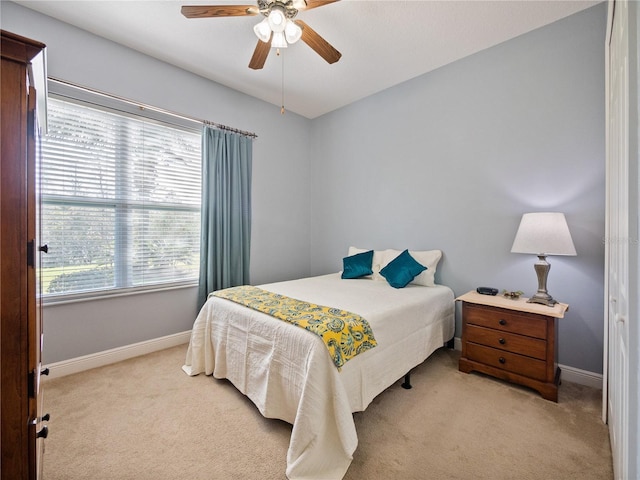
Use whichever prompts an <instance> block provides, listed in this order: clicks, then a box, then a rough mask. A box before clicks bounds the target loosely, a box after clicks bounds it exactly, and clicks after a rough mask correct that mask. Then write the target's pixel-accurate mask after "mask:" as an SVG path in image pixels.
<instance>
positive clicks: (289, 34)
mask: <svg viewBox="0 0 640 480" xmlns="http://www.w3.org/2000/svg"><path fill="white" fill-rule="evenodd" d="M284 35H285V37H286V39H287V42H289V43H296V42H297V41H298V40H300V37H302V29H301V28H300V27H299V26H298V25H296V23H295V22H292V21H291V20H287V25H286V26H285V27H284Z"/></svg>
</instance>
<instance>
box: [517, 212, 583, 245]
mask: <svg viewBox="0 0 640 480" xmlns="http://www.w3.org/2000/svg"><path fill="white" fill-rule="evenodd" d="M511 253H533V254H535V255H576V247H575V246H574V245H573V240H572V239H571V233H570V232H569V226H568V225H567V220H566V219H565V217H564V213H556V212H541V213H525V214H524V215H522V220H521V221H520V226H519V227H518V232H517V233H516V238H515V240H514V241H513V246H512V247H511Z"/></svg>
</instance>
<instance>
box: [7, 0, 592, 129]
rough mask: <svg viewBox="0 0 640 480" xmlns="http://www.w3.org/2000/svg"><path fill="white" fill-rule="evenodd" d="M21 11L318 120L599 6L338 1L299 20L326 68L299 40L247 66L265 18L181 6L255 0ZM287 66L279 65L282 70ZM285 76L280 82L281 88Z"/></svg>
mask: <svg viewBox="0 0 640 480" xmlns="http://www.w3.org/2000/svg"><path fill="white" fill-rule="evenodd" d="M15 3H19V4H21V5H23V6H25V7H28V8H31V9H33V10H37V11H39V12H42V13H44V14H46V15H49V16H51V17H54V18H57V19H59V20H62V21H64V22H67V23H70V24H72V25H75V26H77V27H79V28H82V29H84V30H87V31H89V32H92V33H94V34H96V35H99V36H101V37H104V38H107V39H109V40H112V41H114V42H117V43H120V44H123V45H126V46H128V47H130V48H132V49H134V50H138V51H140V52H142V53H145V54H147V55H150V56H152V57H155V58H158V59H160V60H163V61H165V62H168V63H171V64H173V65H177V66H178V67H181V68H183V69H185V70H188V71H190V72H193V73H196V74H198V75H201V76H203V77H206V78H209V79H211V80H213V81H215V82H218V83H220V84H223V85H226V86H228V87H231V88H234V89H236V90H239V91H241V92H244V93H246V94H248V95H252V96H254V97H257V98H260V99H262V100H265V101H267V102H269V103H272V104H274V105H276V106H278V107H280V105H281V100H282V86H283V85H284V103H285V107H286V109H287V110H288V111H292V112H295V113H298V114H300V115H303V116H305V117H307V118H315V117H317V116H320V115H322V114H324V113H327V112H330V111H332V110H335V109H337V108H340V107H342V106H344V105H347V104H349V103H351V102H354V101H356V100H358V99H361V98H364V97H366V96H368V95H371V94H373V93H376V92H379V91H381V90H384V89H386V88H389V87H391V86H393V85H397V84H398V83H401V82H403V81H405V80H409V79H411V78H413V77H416V76H418V75H421V74H423V73H426V72H429V71H431V70H434V69H436V68H438V67H440V66H442V65H446V64H448V63H451V62H453V61H455V60H457V59H460V58H463V57H465V56H468V55H471V54H473V53H475V52H478V51H480V50H483V49H486V48H488V47H491V46H493V45H496V44H498V43H501V42H504V41H505V40H509V39H511V38H514V37H516V36H518V35H521V34H523V33H526V32H529V31H531V30H533V29H536V28H538V27H541V26H543V25H546V24H549V23H551V22H554V21H556V20H558V19H561V18H563V17H566V16H568V15H571V14H573V13H576V12H578V11H580V10H583V9H585V8H589V7H591V6H592V5H595V4H597V3H599V1H598V0H597V1H591V0H570V1H565V0H550V1H547V0H497V1H486V0H467V1H461V0H441V1H435V0H408V1H405V0H384V1H381V0H342V1H339V2H337V3H332V4H329V5H325V6H323V7H319V8H315V9H312V10H308V11H301V12H300V13H299V14H298V17H297V18H299V19H301V20H304V21H305V22H306V23H307V24H308V25H309V26H310V27H312V28H313V29H314V30H316V31H317V32H318V33H319V34H320V35H321V36H322V37H324V38H325V39H326V40H327V41H328V42H329V43H331V44H332V45H333V46H334V47H335V48H337V49H338V50H339V51H340V52H341V53H342V58H341V59H340V61H338V62H337V63H334V64H333V65H329V64H328V63H326V62H325V61H324V60H323V59H322V58H321V57H320V56H318V55H317V54H316V53H315V52H314V51H313V50H311V48H309V47H308V46H307V45H306V44H304V43H303V42H298V43H296V44H295V45H291V46H289V48H287V49H283V50H282V54H281V56H280V57H278V56H276V54H275V50H274V49H272V50H271V52H270V53H269V57H268V58H267V61H266V63H265V67H264V68H263V69H262V70H251V69H249V68H248V64H249V60H250V58H251V55H252V54H253V50H254V48H255V46H256V42H257V39H256V37H255V35H254V33H253V26H254V25H255V24H256V23H258V22H259V21H260V20H261V18H262V17H225V18H207V19H187V18H185V17H184V16H183V15H182V14H181V13H180V7H181V6H182V5H198V4H201V5H211V4H214V5H216V4H217V5H235V4H247V5H249V4H251V5H253V4H255V3H254V1H253V0H239V1H228V0H213V1H212V0H184V1H175V0H156V1H139V0H118V1H87V0H85V1H78V0H74V1H67V0H48V1H39V0H38V1H34V0H26V1H25V0H23V1H19V0H17V1H16V2H15ZM283 62H284V65H283ZM283 71H284V82H283Z"/></svg>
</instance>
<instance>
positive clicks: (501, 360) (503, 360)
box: [498, 357, 506, 363]
mask: <svg viewBox="0 0 640 480" xmlns="http://www.w3.org/2000/svg"><path fill="white" fill-rule="evenodd" d="M498 361H499V362H500V363H506V360H505V358H504V357H500V358H499V359H498Z"/></svg>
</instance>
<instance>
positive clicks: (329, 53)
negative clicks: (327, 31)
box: [294, 0, 342, 63]
mask: <svg viewBox="0 0 640 480" xmlns="http://www.w3.org/2000/svg"><path fill="white" fill-rule="evenodd" d="M307 1H309V0H307ZM294 22H295V23H296V25H298V26H299V27H300V28H301V29H302V41H303V42H304V43H306V44H307V45H309V46H310V47H311V48H312V49H313V50H315V52H316V53H317V54H318V55H320V56H321V57H322V58H324V59H325V60H326V61H327V62H328V63H336V62H337V61H338V60H340V57H342V54H341V53H340V52H339V51H338V50H336V49H335V48H333V47H332V46H331V44H330V43H329V42H327V41H326V40H325V39H324V38H322V37H321V36H320V35H318V33H317V32H316V31H315V30H314V29H313V28H311V27H310V26H309V25H307V24H306V23H304V22H303V21H302V20H294Z"/></svg>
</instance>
